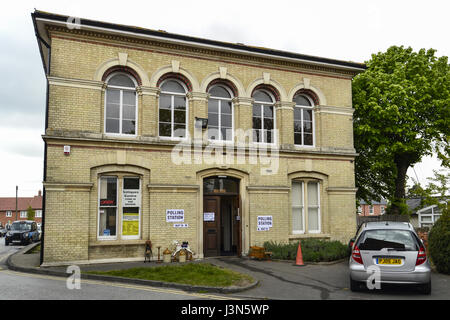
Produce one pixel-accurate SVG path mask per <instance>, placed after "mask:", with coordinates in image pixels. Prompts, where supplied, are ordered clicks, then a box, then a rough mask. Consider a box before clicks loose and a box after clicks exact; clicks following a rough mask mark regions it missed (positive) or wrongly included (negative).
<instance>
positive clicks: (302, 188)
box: [291, 180, 306, 234]
mask: <svg viewBox="0 0 450 320" xmlns="http://www.w3.org/2000/svg"><path fill="white" fill-rule="evenodd" d="M294 183H298V184H300V185H301V193H302V205H301V206H294V205H293V202H294V195H293V194H291V197H292V199H291V208H292V219H291V221H293V220H294V210H293V209H294V207H296V208H298V207H301V209H302V210H301V214H302V226H303V229H301V230H294V228H292V234H304V233H305V229H306V228H305V227H306V225H305V182H304V181H296V180H294V181H292V184H294ZM291 190H293V188H291Z"/></svg>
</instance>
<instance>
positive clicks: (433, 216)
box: [406, 198, 448, 228]
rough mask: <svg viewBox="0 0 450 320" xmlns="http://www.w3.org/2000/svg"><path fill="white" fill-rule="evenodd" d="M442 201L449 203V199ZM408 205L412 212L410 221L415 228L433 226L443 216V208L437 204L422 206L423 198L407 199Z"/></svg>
mask: <svg viewBox="0 0 450 320" xmlns="http://www.w3.org/2000/svg"><path fill="white" fill-rule="evenodd" d="M441 203H448V199H447V200H446V201H442V202H441ZM406 205H407V206H408V208H409V210H411V212H412V213H411V219H410V222H411V224H412V225H413V226H414V228H431V227H432V226H433V225H434V223H435V222H436V221H437V220H438V219H439V218H440V217H441V209H440V208H439V207H438V206H437V205H431V206H422V199H421V198H411V199H407V200H406Z"/></svg>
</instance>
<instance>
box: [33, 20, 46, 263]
mask: <svg viewBox="0 0 450 320" xmlns="http://www.w3.org/2000/svg"><path fill="white" fill-rule="evenodd" d="M31 18H32V20H33V25H34V30H35V35H36V39H37V42H38V47H39V52H40V54H41V58H42V64H43V66H44V72H45V76H46V81H47V91H46V99H45V100H46V101H45V131H44V134H46V132H47V128H48V104H49V89H50V85H49V82H48V76H49V75H50V62H51V47H50V45H49V44H48V43H47V42H46V41H45V40H44V39H42V37H41V36H40V35H39V32H38V28H37V25H36V18H35V15H34V13H32V14H31ZM41 43H42V44H43V45H44V46H45V47H46V48H47V54H48V55H47V56H48V63H47V64H46V63H45V59H44V55H43V52H42V47H41ZM43 181H44V183H45V182H46V181H47V141H45V140H44V174H43ZM45 194H46V190H45V187H44V188H43V191H42V224H41V229H42V234H41V253H40V258H39V264H40V265H41V264H42V263H43V262H44V242H45V207H46V205H45V198H46V196H45Z"/></svg>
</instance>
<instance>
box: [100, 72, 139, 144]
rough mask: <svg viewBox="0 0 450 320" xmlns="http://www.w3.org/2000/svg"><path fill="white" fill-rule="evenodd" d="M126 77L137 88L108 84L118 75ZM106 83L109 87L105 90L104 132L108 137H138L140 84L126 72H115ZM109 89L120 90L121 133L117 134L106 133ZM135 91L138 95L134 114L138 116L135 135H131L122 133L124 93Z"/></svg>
mask: <svg viewBox="0 0 450 320" xmlns="http://www.w3.org/2000/svg"><path fill="white" fill-rule="evenodd" d="M119 74H120V75H125V76H127V77H128V78H130V79H131V81H133V83H134V85H135V87H134V88H129V87H121V86H115V85H109V84H108V81H109V80H110V79H111V78H112V77H114V76H116V75H119ZM105 82H106V84H107V87H106V90H105V101H104V105H105V107H104V117H103V118H104V121H103V122H104V123H103V132H104V133H105V134H106V135H108V136H118V137H136V136H137V133H138V124H139V121H138V117H139V113H138V110H139V108H138V101H139V99H138V94H137V90H136V88H137V87H138V83H137V82H136V79H134V78H133V77H132V76H130V75H129V74H127V73H125V72H114V73H113V74H111V75H109V76H108V78H107V79H106V80H105ZM108 88H111V89H116V90H120V91H119V92H120V101H119V133H116V132H106V107H107V96H108ZM124 90H125V91H134V92H135V94H136V101H135V110H134V112H135V116H136V124H135V129H134V134H130V133H122V121H123V118H122V117H123V113H122V111H123V91H124Z"/></svg>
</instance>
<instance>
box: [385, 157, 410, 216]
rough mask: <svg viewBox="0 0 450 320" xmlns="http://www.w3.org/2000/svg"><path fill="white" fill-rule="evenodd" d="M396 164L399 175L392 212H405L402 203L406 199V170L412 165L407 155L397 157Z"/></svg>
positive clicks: (396, 179) (396, 178)
mask: <svg viewBox="0 0 450 320" xmlns="http://www.w3.org/2000/svg"><path fill="white" fill-rule="evenodd" d="M395 165H396V167H397V176H396V177H395V191H394V199H393V201H392V206H391V210H390V213H391V214H403V213H405V212H404V211H405V210H404V207H403V208H402V206H401V203H402V202H404V201H405V187H406V172H407V171H408V168H409V166H410V162H409V161H408V160H406V159H405V157H402V156H398V157H395Z"/></svg>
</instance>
